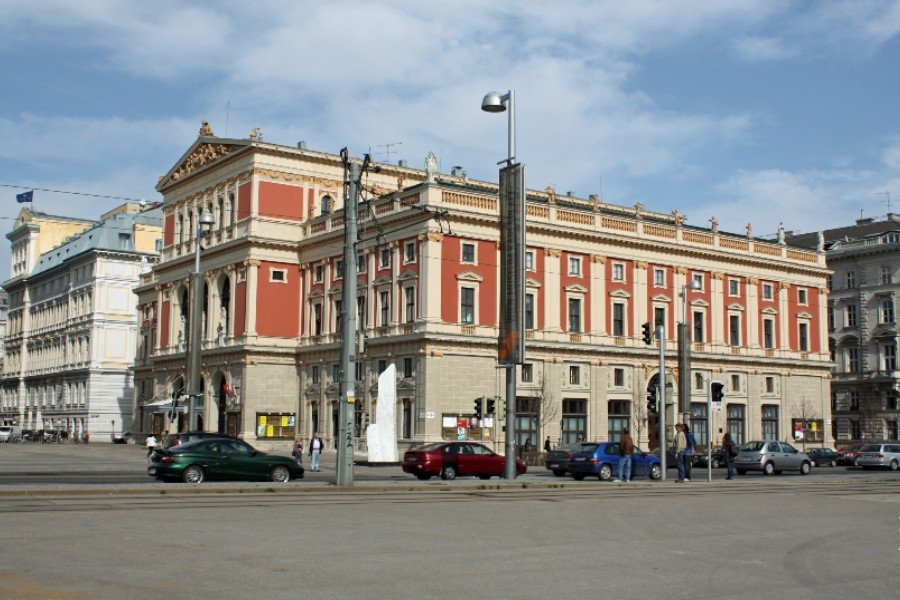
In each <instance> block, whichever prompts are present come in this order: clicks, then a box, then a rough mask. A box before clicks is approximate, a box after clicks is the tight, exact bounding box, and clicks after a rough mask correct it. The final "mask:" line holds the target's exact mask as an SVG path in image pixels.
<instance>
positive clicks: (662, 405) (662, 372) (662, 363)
mask: <svg viewBox="0 0 900 600" xmlns="http://www.w3.org/2000/svg"><path fill="white" fill-rule="evenodd" d="M656 339H657V340H659V376H658V377H657V381H658V382H659V384H658V385H657V392H656V397H657V398H659V466H660V468H661V469H662V474H661V475H660V481H665V480H666V451H667V450H668V446H667V445H666V328H665V326H664V325H662V324H661V323H660V324H659V325H657V326H656Z"/></svg>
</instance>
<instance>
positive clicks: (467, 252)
mask: <svg viewBox="0 0 900 600" xmlns="http://www.w3.org/2000/svg"><path fill="white" fill-rule="evenodd" d="M460 262H464V263H474V262H475V244H463V245H462V256H461V257H460Z"/></svg>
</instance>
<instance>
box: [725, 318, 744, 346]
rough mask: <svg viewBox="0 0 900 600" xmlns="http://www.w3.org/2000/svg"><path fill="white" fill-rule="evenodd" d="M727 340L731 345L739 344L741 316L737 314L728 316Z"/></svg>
mask: <svg viewBox="0 0 900 600" xmlns="http://www.w3.org/2000/svg"><path fill="white" fill-rule="evenodd" d="M728 342H729V343H730V344H731V345H732V346H740V345H741V317H740V316H739V315H729V316H728Z"/></svg>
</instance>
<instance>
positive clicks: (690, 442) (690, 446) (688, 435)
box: [681, 425, 697, 481]
mask: <svg viewBox="0 0 900 600" xmlns="http://www.w3.org/2000/svg"><path fill="white" fill-rule="evenodd" d="M681 427H682V428H683V429H684V438H685V441H686V443H687V449H686V450H685V452H686V453H687V455H686V456H685V459H684V480H685V481H690V480H691V469H692V468H693V466H694V454H696V453H697V440H696V439H694V432H693V431H691V428H690V427H688V426H687V425H682V426H681Z"/></svg>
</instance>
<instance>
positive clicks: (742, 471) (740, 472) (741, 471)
mask: <svg viewBox="0 0 900 600" xmlns="http://www.w3.org/2000/svg"><path fill="white" fill-rule="evenodd" d="M735 470H736V471H737V474H738V475H746V474H747V469H735Z"/></svg>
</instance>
